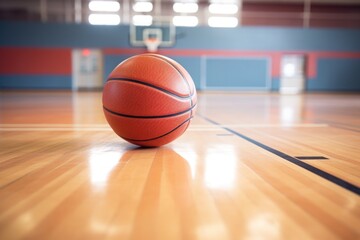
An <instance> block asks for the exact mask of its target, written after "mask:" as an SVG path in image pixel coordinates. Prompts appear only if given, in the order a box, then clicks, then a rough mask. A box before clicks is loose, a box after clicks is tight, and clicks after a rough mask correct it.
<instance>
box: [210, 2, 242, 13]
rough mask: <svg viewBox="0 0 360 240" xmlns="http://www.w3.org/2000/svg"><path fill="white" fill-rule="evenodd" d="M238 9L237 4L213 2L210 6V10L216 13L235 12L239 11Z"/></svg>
mask: <svg viewBox="0 0 360 240" xmlns="http://www.w3.org/2000/svg"><path fill="white" fill-rule="evenodd" d="M238 9H239V8H238V6H237V5H236V4H221V3H220V4H219V3H212V4H210V6H209V12H211V13H215V14H235V13H237V12H238Z"/></svg>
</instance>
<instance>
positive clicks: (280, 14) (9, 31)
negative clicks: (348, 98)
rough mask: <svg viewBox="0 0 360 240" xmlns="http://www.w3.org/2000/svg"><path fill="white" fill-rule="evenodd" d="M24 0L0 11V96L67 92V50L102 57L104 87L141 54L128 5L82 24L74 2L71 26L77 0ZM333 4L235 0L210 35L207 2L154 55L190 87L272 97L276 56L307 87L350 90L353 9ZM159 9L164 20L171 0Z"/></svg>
mask: <svg viewBox="0 0 360 240" xmlns="http://www.w3.org/2000/svg"><path fill="white" fill-rule="evenodd" d="M31 1H32V0H31ZM31 1H4V2H2V3H1V5H0V7H1V11H0V19H2V20H0V62H1V64H0V88H1V89H71V88H72V87H73V84H72V81H73V76H72V67H73V64H72V51H73V49H81V50H82V51H83V54H85V55H86V54H87V51H88V50H89V51H90V50H92V49H98V50H101V52H102V54H103V61H102V64H103V68H102V69H103V74H102V75H103V79H102V81H103V82H104V81H106V77H107V75H108V74H109V73H110V72H111V70H112V69H113V68H114V67H115V66H116V65H117V64H119V63H120V62H121V61H123V60H124V59H126V58H128V57H130V56H132V55H134V54H140V53H145V52H146V48H145V47H134V46H131V44H130V40H129V39H130V33H129V28H130V27H129V24H130V20H129V19H130V18H131V14H133V13H132V12H131V11H129V9H130V5H131V4H132V2H131V1H130V2H127V4H125V2H120V3H121V4H122V6H123V7H122V8H121V10H120V16H121V19H122V22H121V24H120V25H116V26H94V25H90V24H88V22H87V16H88V15H89V10H88V8H87V4H88V1H80V3H81V6H82V10H81V11H80V17H79V15H78V19H77V18H76V16H77V15H76V12H75V11H76V8H75V7H74V6H75V4H76V0H75V2H74V0H72V1H46V3H47V5H46V11H45V10H43V8H44V6H42V5H41V4H44V1H36V2H33V4H32V5H31V4H30V2H31ZM16 2H18V3H17V4H18V5H16V4H15V3H16ZM25 2H26V4H25ZM35 3H36V4H35ZM60 3H61V4H60ZM340 3H341V4H339V2H335V1H331V0H330V1H324V2H322V1H317V2H316V1H315V2H313V3H310V5H309V2H308V1H283V2H281V1H243V2H242V3H241V9H240V11H239V12H238V13H237V14H236V16H237V18H238V19H239V23H238V26H237V27H235V28H212V27H209V26H207V24H206V19H207V17H208V15H209V13H208V12H206V6H207V4H208V2H207V1H206V2H199V11H198V12H197V16H198V19H199V23H198V24H197V26H195V27H181V26H180V27H176V41H175V43H174V45H173V46H172V47H161V48H160V49H159V53H160V54H164V55H167V56H169V57H171V58H173V59H175V60H176V61H178V62H179V63H181V64H182V65H183V66H184V67H185V68H186V69H187V70H188V71H189V72H190V74H191V75H192V77H193V79H194V82H195V84H196V86H197V88H198V89H244V90H247V89H249V90H278V89H279V77H280V74H281V70H280V63H281V59H282V57H283V56H285V55H294V54H295V55H301V56H304V58H305V60H306V67H305V75H306V90H308V91H359V90H360V30H359V27H360V5H359V4H358V3H357V2H356V1H354V2H353V1H349V2H347V1H344V2H340ZM27 4H28V5H27ZM51 4H53V6H52V7H50V6H51ZM154 4H155V3H154ZM158 4H161V14H166V15H170V14H171V12H172V8H171V6H172V4H173V1H170V0H169V1H162V2H158ZM126 6H127V7H126ZM126 8H128V11H126V10H125V9H126ZM54 9H55V10H54ZM306 9H307V10H306ZM305 10H306V11H305ZM79 19H80V20H79Z"/></svg>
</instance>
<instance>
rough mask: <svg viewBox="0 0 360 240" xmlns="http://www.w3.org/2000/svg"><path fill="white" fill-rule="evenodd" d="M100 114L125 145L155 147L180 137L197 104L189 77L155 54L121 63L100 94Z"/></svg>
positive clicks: (140, 56) (175, 63)
mask: <svg viewBox="0 0 360 240" xmlns="http://www.w3.org/2000/svg"><path fill="white" fill-rule="evenodd" d="M102 101H103V110H104V114H105V117H106V120H107V121H108V123H109V125H110V126H111V128H112V129H113V130H114V132H115V133H116V134H117V135H119V136H120V137H121V138H123V139H125V140H126V141H128V142H130V143H133V144H136V145H139V146H144V147H158V146H161V145H164V144H167V143H170V142H171V141H173V140H175V139H176V138H178V137H179V136H181V135H182V134H183V133H184V132H185V131H186V129H187V128H188V126H189V124H190V121H191V119H192V118H193V116H194V111H195V107H196V103H197V96H196V89H195V85H194V82H193V80H192V78H191V76H190V74H189V73H188V72H187V71H186V70H185V68H183V67H182V66H181V65H180V64H179V63H177V62H175V61H174V60H172V59H170V58H168V57H165V56H162V55H158V54H141V55H137V56H133V57H130V58H128V59H127V60H125V61H123V62H121V63H120V64H119V65H118V66H117V67H115V69H114V70H113V71H112V72H111V73H110V75H109V77H108V79H107V82H106V84H105V86H104V90H103V96H102Z"/></svg>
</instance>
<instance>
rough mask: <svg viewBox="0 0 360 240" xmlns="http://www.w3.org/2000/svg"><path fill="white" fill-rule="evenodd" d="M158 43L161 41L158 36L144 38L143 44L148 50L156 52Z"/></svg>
mask: <svg viewBox="0 0 360 240" xmlns="http://www.w3.org/2000/svg"><path fill="white" fill-rule="evenodd" d="M160 43H161V41H160V39H158V38H148V39H145V45H146V47H147V50H148V51H149V52H156V51H157V49H158V46H159V45H160Z"/></svg>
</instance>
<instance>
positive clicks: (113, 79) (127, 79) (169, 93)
mask: <svg viewBox="0 0 360 240" xmlns="http://www.w3.org/2000/svg"><path fill="white" fill-rule="evenodd" d="M107 81H124V82H133V83H138V84H141V85H145V86H148V87H152V88H154V89H156V90H159V91H161V92H164V93H166V94H168V95H171V96H173V97H176V98H180V99H190V100H191V101H192V99H191V98H192V97H193V96H194V93H192V94H191V92H190V94H191V95H188V96H180V95H177V94H175V93H173V92H170V91H169V90H166V89H164V88H161V87H158V86H155V85H152V84H150V83H146V82H142V81H140V80H136V79H130V78H109V79H108V80H107Z"/></svg>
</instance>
